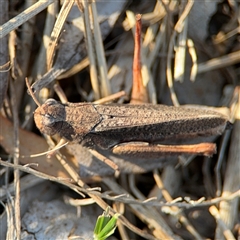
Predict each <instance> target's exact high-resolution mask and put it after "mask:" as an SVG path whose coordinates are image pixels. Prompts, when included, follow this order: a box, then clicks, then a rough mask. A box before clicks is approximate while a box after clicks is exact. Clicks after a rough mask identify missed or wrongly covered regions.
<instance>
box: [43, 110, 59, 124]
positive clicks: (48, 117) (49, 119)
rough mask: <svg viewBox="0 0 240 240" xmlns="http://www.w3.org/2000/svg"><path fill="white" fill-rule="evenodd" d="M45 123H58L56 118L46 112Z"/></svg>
mask: <svg viewBox="0 0 240 240" xmlns="http://www.w3.org/2000/svg"><path fill="white" fill-rule="evenodd" d="M43 123H44V125H45V126H52V125H53V124H54V123H56V120H55V118H54V117H53V116H52V115H50V114H48V113H46V114H45V115H44V117H43Z"/></svg>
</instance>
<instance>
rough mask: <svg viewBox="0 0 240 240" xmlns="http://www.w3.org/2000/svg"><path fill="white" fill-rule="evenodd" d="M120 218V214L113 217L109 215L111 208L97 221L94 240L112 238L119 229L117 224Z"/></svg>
mask: <svg viewBox="0 0 240 240" xmlns="http://www.w3.org/2000/svg"><path fill="white" fill-rule="evenodd" d="M119 216H120V214H119V213H116V214H114V215H113V217H111V216H110V214H109V208H107V209H106V211H104V212H103V214H102V215H101V216H99V217H98V219H97V222H96V225H95V228H94V240H105V239H107V238H108V237H110V236H111V235H112V234H113V233H114V231H115V229H116V227H117V226H116V222H117V219H118V217H119Z"/></svg>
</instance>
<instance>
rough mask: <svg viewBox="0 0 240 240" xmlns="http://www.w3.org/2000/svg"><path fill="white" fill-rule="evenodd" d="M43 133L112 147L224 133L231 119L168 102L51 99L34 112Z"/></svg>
mask: <svg viewBox="0 0 240 240" xmlns="http://www.w3.org/2000/svg"><path fill="white" fill-rule="evenodd" d="M34 119H35V122H36V125H37V127H38V128H39V130H40V131H41V132H42V133H46V134H48V135H54V134H56V133H58V134H59V135H60V136H61V137H63V138H65V139H67V140H68V141H74V142H78V143H81V144H83V145H84V146H86V147H91V148H93V147H94V146H98V147H100V148H103V149H109V148H111V147H113V146H115V145H117V144H119V143H125V142H137V141H140V142H148V143H160V142H162V141H166V140H171V141H174V140H176V139H185V138H196V137H198V136H212V135H220V134H222V133H223V131H224V130H225V128H226V126H227V125H228V119H227V117H226V116H225V115H222V114H220V113H218V112H215V111H210V110H202V109H197V108H196V109H195V108H189V109H188V108H186V107H171V106H164V105H152V104H145V105H127V104H123V105H117V104H105V105H97V104H92V103H67V104H62V103H60V102H57V101H56V100H54V99H48V100H47V101H46V102H45V103H44V104H43V105H42V106H40V107H38V108H37V109H36V111H35V113H34Z"/></svg>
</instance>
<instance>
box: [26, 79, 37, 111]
mask: <svg viewBox="0 0 240 240" xmlns="http://www.w3.org/2000/svg"><path fill="white" fill-rule="evenodd" d="M25 81H26V85H27V88H28V91H29V94H30V95H31V97H32V99H33V101H34V102H35V103H36V104H37V105H38V107H41V104H40V102H39V101H38V100H37V98H36V97H35V95H34V93H33V91H32V88H31V86H30V84H29V81H28V78H25Z"/></svg>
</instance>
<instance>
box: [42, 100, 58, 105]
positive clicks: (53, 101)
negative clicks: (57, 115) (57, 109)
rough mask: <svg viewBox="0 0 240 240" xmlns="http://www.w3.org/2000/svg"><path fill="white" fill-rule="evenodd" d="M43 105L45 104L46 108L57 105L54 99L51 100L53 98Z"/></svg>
mask: <svg viewBox="0 0 240 240" xmlns="http://www.w3.org/2000/svg"><path fill="white" fill-rule="evenodd" d="M45 104H47V105H48V106H51V105H55V104H58V102H57V101H56V100H55V99H53V98H49V99H48V100H47V101H46V102H45Z"/></svg>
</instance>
